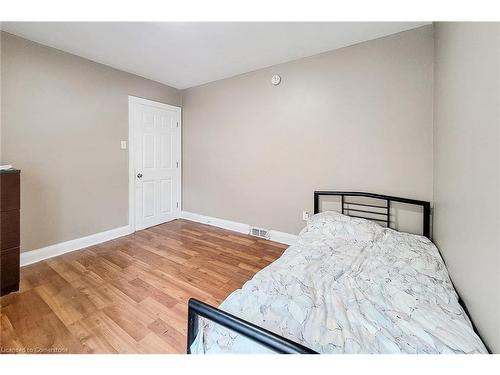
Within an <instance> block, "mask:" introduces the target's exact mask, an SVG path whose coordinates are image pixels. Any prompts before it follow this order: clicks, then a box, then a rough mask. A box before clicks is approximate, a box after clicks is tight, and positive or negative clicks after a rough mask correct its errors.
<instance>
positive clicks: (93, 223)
mask: <svg viewBox="0 0 500 375" xmlns="http://www.w3.org/2000/svg"><path fill="white" fill-rule="evenodd" d="M1 73H2V86H1V88H2V94H3V95H2V159H3V162H4V163H12V164H14V165H15V166H16V167H18V168H20V169H21V170H22V191H21V199H22V205H21V247H22V250H24V251H26V250H32V249H37V248H40V247H43V246H47V245H51V244H54V243H59V242H62V241H66V240H71V239H74V238H79V237H82V236H85V235H89V234H94V233H98V232H102V231H105V230H108V229H113V228H117V227H120V226H124V225H127V223H128V156H127V155H128V151H127V150H121V149H120V140H127V138H128V95H134V96H139V97H143V98H147V99H151V100H156V101H159V102H163V103H168V104H173V105H179V104H180V92H179V91H177V90H175V89H173V88H170V87H168V86H164V85H162V84H159V83H155V82H153V81H149V80H147V79H144V78H141V77H138V76H135V75H132V74H128V73H125V72H122V71H119V70H116V69H112V68H109V67H107V66H104V65H100V64H96V63H93V62H91V61H88V60H85V59H82V58H79V57H76V56H74V55H71V54H68V53H64V52H61V51H58V50H55V49H52V48H49V47H45V46H42V45H40V44H36V43H33V42H30V41H27V40H25V39H21V38H18V37H15V36H12V35H10V34H7V33H4V32H3V33H2V70H1Z"/></svg>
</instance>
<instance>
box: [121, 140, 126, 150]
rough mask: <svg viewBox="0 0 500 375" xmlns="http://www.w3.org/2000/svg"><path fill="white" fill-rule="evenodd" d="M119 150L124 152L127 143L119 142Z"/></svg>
mask: <svg viewBox="0 0 500 375" xmlns="http://www.w3.org/2000/svg"><path fill="white" fill-rule="evenodd" d="M120 148H121V149H122V150H126V149H127V141H120Z"/></svg>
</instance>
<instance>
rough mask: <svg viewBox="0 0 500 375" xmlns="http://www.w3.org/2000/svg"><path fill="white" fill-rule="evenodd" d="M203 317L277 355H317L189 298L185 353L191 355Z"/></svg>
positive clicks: (294, 343) (312, 351) (265, 330)
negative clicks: (200, 318) (199, 319)
mask: <svg viewBox="0 0 500 375" xmlns="http://www.w3.org/2000/svg"><path fill="white" fill-rule="evenodd" d="M200 316H201V317H203V318H205V319H208V320H210V321H212V322H214V323H216V324H219V325H221V326H223V327H225V328H228V329H230V330H232V331H234V332H236V333H238V334H240V335H242V336H244V337H246V338H248V339H250V340H252V341H255V342H256V343H258V344H260V345H262V346H264V347H266V348H268V349H271V350H273V351H275V352H276V353H279V354H318V353H317V352H315V351H314V350H311V349H309V348H306V347H305V346H303V345H300V344H297V343H296V342H293V341H291V340H288V339H286V338H284V337H281V336H279V335H277V334H275V333H273V332H271V331H268V330H267V329H264V328H261V327H258V326H256V325H255V324H252V323H250V322H247V321H245V320H243V319H240V318H238V317H236V316H234V315H231V314H229V313H227V312H225V311H222V310H219V309H217V308H215V307H213V306H210V305H207V304H206V303H203V302H201V301H199V300H197V299H194V298H191V299H189V302H188V327H187V328H188V332H187V353H188V354H191V345H192V344H193V342H194V340H195V338H196V335H197V334H198V318H199V317H200Z"/></svg>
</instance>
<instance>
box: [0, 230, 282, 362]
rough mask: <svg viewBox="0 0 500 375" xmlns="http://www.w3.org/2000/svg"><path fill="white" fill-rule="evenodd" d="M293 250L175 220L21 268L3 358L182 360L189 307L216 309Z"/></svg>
mask: <svg viewBox="0 0 500 375" xmlns="http://www.w3.org/2000/svg"><path fill="white" fill-rule="evenodd" d="M286 247H287V246H286V245H282V244H278V243H275V242H271V241H266V240H262V239H258V238H255V237H252V236H248V235H243V234H239V233H236V232H232V231H228V230H224V229H220V228H216V227H212V226H208V225H204V224H199V223H194V222H191V221H187V220H174V221H171V222H169V223H166V224H162V225H158V226H156V227H152V228H149V229H146V230H142V231H139V232H136V233H134V234H132V235H129V236H125V237H121V238H118V239H116V240H113V241H108V242H105V243H102V244H99V245H96V246H92V247H88V248H86V249H82V250H79V251H74V252H71V253H68V254H64V255H61V256H59V257H56V258H52V259H48V260H46V261H42V262H39V263H36V264H33V265H30V266H26V267H23V268H22V270H21V286H20V291H19V292H17V293H13V294H10V295H7V296H4V297H2V298H0V324H1V330H0V334H1V337H0V343H1V346H2V349H3V351H8V350H9V348H10V349H11V350H12V352H13V353H15V352H21V353H22V352H29V351H33V350H38V351H39V352H42V353H50V352H56V353H59V352H61V353H185V350H186V319H187V301H188V300H189V298H191V297H195V298H198V299H201V300H203V301H204V302H206V303H209V304H212V305H218V304H220V303H221V302H222V301H223V300H224V299H225V298H226V297H227V296H228V295H229V294H230V293H231V292H233V291H234V290H235V289H237V288H240V287H241V286H242V285H243V284H244V283H245V282H246V281H247V280H249V279H250V278H251V277H252V276H253V275H254V274H255V273H256V272H258V271H259V270H260V269H262V268H264V267H265V266H267V265H268V264H270V263H271V262H272V261H274V260H275V259H277V258H278V257H279V256H280V255H281V254H282V253H283V251H284V250H285V248H286Z"/></svg>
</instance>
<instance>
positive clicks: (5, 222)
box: [0, 210, 20, 250]
mask: <svg viewBox="0 0 500 375" xmlns="http://www.w3.org/2000/svg"><path fill="white" fill-rule="evenodd" d="M19 215H20V214H19V211H17V210H16V211H5V212H0V250H5V249H11V248H13V247H19V240H20V239H19Z"/></svg>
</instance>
